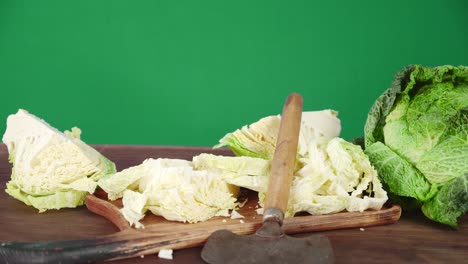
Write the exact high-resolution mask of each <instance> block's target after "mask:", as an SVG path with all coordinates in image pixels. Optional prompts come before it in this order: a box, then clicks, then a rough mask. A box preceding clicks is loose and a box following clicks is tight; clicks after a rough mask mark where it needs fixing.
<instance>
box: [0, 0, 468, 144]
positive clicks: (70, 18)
mask: <svg viewBox="0 0 468 264" xmlns="http://www.w3.org/2000/svg"><path fill="white" fill-rule="evenodd" d="M467 62H468V8H467V2H466V1H464V0H458V1H457V0H447V1H440V0H438V1H433V0H426V1H420V0H417V1H407V0H395V1H370V0H365V1H344V0H343V1H333V0H331V1H253V0H252V1H183V0H170V1H169V0H166V1H158V0H154V1H143V0H140V1H118V0H113V1H84V0H82V1H49V0H42V1H33V0H31V1H18V0H1V1H0V89H1V93H0V98H1V102H0V120H1V122H0V130H1V131H2V134H3V132H4V130H5V125H6V118H7V116H8V115H9V114H13V113H15V112H16V111H17V110H18V109H19V108H23V109H26V110H28V111H30V112H31V113H33V114H35V115H37V116H39V117H41V118H43V119H45V120H46V121H47V122H49V123H50V124H51V125H52V126H54V127H56V128H58V129H60V130H65V129H69V128H71V127H72V126H78V127H80V128H81V129H82V131H83V134H82V138H83V140H84V141H85V142H87V143H91V144H146V145H186V146H212V145H214V144H216V143H217V142H218V140H219V139H220V138H221V137H222V136H224V135H225V134H226V133H228V132H231V131H233V130H235V129H237V128H240V127H242V126H243V125H246V124H250V123H252V122H254V121H257V120H258V119H260V118H262V117H265V116H268V115H276V114H279V113H280V112H281V109H282V106H283V103H284V100H285V98H286V96H287V95H288V94H289V93H291V92H298V93H301V94H302V96H303V98H304V110H321V109H334V110H336V111H338V112H339V117H340V119H341V122H342V135H341V136H342V137H343V138H345V139H352V138H355V137H358V136H361V135H362V134H363V126H364V123H365V120H366V117H367V112H368V110H369V108H370V107H371V105H372V104H373V102H374V100H375V99H376V98H377V97H378V96H379V95H380V94H381V93H382V92H383V91H384V90H385V89H386V88H387V87H388V86H389V85H390V84H391V82H392V80H393V76H394V74H395V73H396V72H397V71H399V70H400V69H402V68H404V67H405V66H406V65H408V64H423V65H426V66H437V65H442V64H452V65H466V64H467Z"/></svg>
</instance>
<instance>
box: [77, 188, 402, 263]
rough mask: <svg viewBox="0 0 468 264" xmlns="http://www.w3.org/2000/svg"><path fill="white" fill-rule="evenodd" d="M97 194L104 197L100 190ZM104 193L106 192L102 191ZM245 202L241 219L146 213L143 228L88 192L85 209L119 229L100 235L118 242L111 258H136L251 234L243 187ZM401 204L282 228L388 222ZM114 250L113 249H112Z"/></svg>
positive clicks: (294, 221)
mask: <svg viewBox="0 0 468 264" xmlns="http://www.w3.org/2000/svg"><path fill="white" fill-rule="evenodd" d="M96 195H97V196H99V197H101V198H104V197H103V194H102V193H97V194H96ZM104 195H105V194H104ZM245 198H246V199H247V202H246V203H245V205H244V206H243V207H241V208H240V209H239V210H238V211H237V212H238V213H239V214H241V215H242V216H244V218H241V219H230V218H228V217H214V218H211V219H209V220H207V221H205V222H199V223H195V224H190V223H181V222H173V221H167V220H165V219H164V218H163V217H160V216H156V215H153V214H151V213H150V212H148V213H147V215H146V216H145V218H144V219H143V220H142V221H141V223H142V224H143V225H144V226H145V227H144V228H143V229H135V228H133V227H130V226H129V224H128V222H127V221H126V220H125V219H124V218H123V216H122V215H121V214H120V212H119V208H121V202H120V201H119V200H117V201H115V202H112V203H111V202H109V201H107V200H105V199H100V198H98V197H96V196H93V195H89V196H88V197H87V200H86V206H87V208H88V209H89V210H90V211H92V212H94V213H96V214H99V215H101V216H103V217H106V218H107V219H108V220H109V221H111V222H112V223H113V224H114V225H115V226H117V228H118V229H119V230H120V231H119V232H117V233H115V234H112V235H108V236H105V237H102V238H101V239H103V240H101V241H105V243H111V244H112V243H117V244H118V248H119V249H118V250H119V251H120V253H119V254H117V255H114V256H112V259H120V258H129V257H137V256H143V255H148V254H154V253H158V252H159V250H161V249H174V250H175V249H182V248H189V247H195V246H200V245H203V244H204V243H205V242H206V240H207V239H208V237H209V236H210V235H211V233H212V232H214V231H216V230H220V229H226V230H230V231H232V232H233V233H236V234H253V233H255V231H256V230H257V229H258V228H259V227H260V226H261V225H262V215H259V214H257V212H256V209H257V208H258V205H257V203H258V198H257V194H256V193H255V192H252V191H247V190H243V191H242V197H241V199H245ZM400 215H401V207H400V206H398V205H386V206H385V207H384V208H382V209H381V210H377V211H376V210H372V211H364V212H341V213H336V214H329V215H317V216H313V215H299V216H295V217H292V218H286V219H285V221H284V225H283V228H284V230H285V232H286V233H287V234H298V233H307V232H317V231H325V230H335V229H344V228H364V227H370V226H377V225H387V224H392V223H395V222H396V221H398V219H399V218H400ZM112 250H115V249H112Z"/></svg>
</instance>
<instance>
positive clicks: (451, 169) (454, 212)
mask: <svg viewBox="0 0 468 264" xmlns="http://www.w3.org/2000/svg"><path fill="white" fill-rule="evenodd" d="M364 143H365V148H366V154H367V155H368V156H369V159H370V160H371V162H372V163H373V165H374V166H375V168H376V169H377V171H378V173H379V176H380V178H381V180H382V182H383V184H384V186H385V187H386V189H387V191H389V196H390V197H391V198H392V197H393V199H395V200H396V201H398V202H399V203H401V204H402V206H403V208H409V207H412V208H414V206H416V207H421V209H422V211H423V213H424V214H425V215H426V216H427V217H428V218H429V219H432V220H434V221H437V222H440V223H443V224H447V225H450V226H452V227H454V228H456V227H457V218H458V217H460V216H462V215H463V214H465V213H466V212H467V210H468V67H464V66H459V67H454V66H450V65H445V66H439V67H434V68H431V67H424V66H421V65H410V66H408V67H406V68H405V69H403V70H402V71H400V72H399V73H397V75H396V76H395V79H394V81H393V83H392V85H391V87H390V88H388V89H387V90H386V91H385V92H384V93H383V94H382V95H381V96H380V97H379V98H378V99H377V100H376V102H375V103H374V105H373V106H372V108H371V109H370V111H369V114H368V118H367V121H366V125H365V129H364Z"/></svg>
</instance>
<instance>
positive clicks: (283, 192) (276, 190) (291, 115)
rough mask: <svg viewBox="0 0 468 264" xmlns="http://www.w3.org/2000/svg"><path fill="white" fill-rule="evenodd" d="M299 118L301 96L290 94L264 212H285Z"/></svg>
mask: <svg viewBox="0 0 468 264" xmlns="http://www.w3.org/2000/svg"><path fill="white" fill-rule="evenodd" d="M301 117H302V96H301V95H299V94H297V93H292V94H290V95H289V96H288V98H287V99H286V102H285V104H284V107H283V113H282V115H281V123H280V128H279V132H278V139H277V142H276V148H275V153H274V155H273V162H272V165H271V174H270V177H269V182H268V189H267V193H266V198H265V207H264V208H265V210H268V208H278V209H280V210H281V211H282V213H283V214H284V212H285V211H286V208H287V205H288V197H289V190H290V188H291V182H292V178H293V173H294V165H295V161H296V153H297V144H298V141H299V129H300V127H301Z"/></svg>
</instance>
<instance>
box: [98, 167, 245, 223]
mask: <svg viewBox="0 0 468 264" xmlns="http://www.w3.org/2000/svg"><path fill="white" fill-rule="evenodd" d="M218 172H219V171H217V170H216V171H215V170H207V169H200V170H198V169H196V168H194V166H193V164H192V162H191V161H187V160H181V159H163V158H159V159H151V158H149V159H146V160H145V161H143V163H142V164H140V165H137V166H134V167H130V168H127V169H125V170H122V171H120V172H117V173H115V174H112V175H108V176H106V177H104V178H102V179H101V180H99V182H98V185H99V186H100V187H101V188H102V189H103V190H104V191H106V192H107V193H108V197H109V199H117V198H120V197H122V201H123V208H122V209H121V211H122V214H123V215H124V217H125V218H126V219H127V220H128V221H129V223H130V224H132V225H134V226H135V227H137V228H139V227H143V225H142V224H141V223H140V222H139V221H140V220H141V219H142V218H143V217H144V215H145V213H146V212H147V211H148V210H149V211H151V212H152V213H153V214H155V215H160V216H162V217H164V218H165V219H167V220H170V221H179V222H189V223H196V222H200V221H206V220H208V219H210V218H212V217H214V216H229V211H230V210H233V209H235V208H236V207H237V205H238V204H237V195H238V193H239V187H237V186H234V185H231V184H228V183H227V182H226V181H224V180H223V175H222V174H219V173H218Z"/></svg>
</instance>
